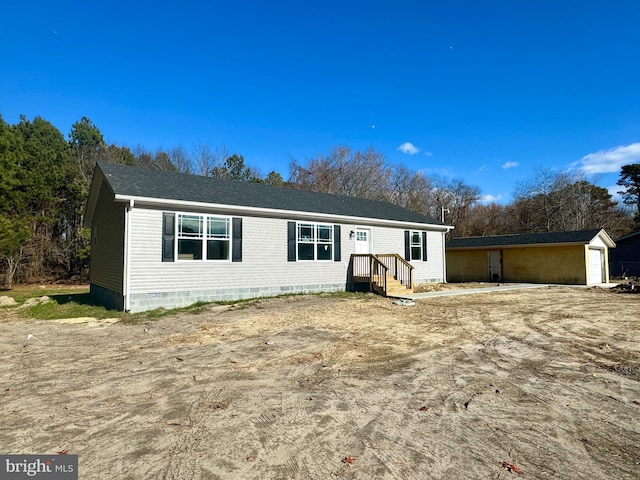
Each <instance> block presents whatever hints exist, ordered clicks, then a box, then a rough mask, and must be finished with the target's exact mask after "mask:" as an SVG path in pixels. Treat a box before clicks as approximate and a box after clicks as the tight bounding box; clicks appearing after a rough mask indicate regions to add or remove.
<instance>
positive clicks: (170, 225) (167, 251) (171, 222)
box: [162, 212, 176, 262]
mask: <svg viewBox="0 0 640 480" xmlns="http://www.w3.org/2000/svg"><path fill="white" fill-rule="evenodd" d="M175 218H176V214H175V213H173V212H162V261H163V262H173V261H174V259H173V251H174V247H173V241H174V238H175V235H176V228H175Z"/></svg>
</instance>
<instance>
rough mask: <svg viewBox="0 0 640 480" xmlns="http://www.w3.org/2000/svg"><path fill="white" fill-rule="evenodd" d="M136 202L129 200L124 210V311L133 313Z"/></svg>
mask: <svg viewBox="0 0 640 480" xmlns="http://www.w3.org/2000/svg"><path fill="white" fill-rule="evenodd" d="M133 206H134V200H129V204H128V205H127V206H126V207H125V210H124V279H123V283H124V285H123V292H124V311H125V312H130V311H131V285H130V281H129V279H130V275H131V248H130V246H131V210H133Z"/></svg>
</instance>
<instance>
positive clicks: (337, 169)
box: [0, 116, 640, 286]
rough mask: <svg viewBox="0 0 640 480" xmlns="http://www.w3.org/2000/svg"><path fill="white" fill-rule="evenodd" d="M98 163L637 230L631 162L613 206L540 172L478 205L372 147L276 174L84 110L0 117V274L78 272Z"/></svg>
mask: <svg viewBox="0 0 640 480" xmlns="http://www.w3.org/2000/svg"><path fill="white" fill-rule="evenodd" d="M97 161H103V162H108V163H117V164H124V165H134V166H142V167H146V168H152V169H157V170H166V171H173V172H182V173H190V174H194V175H202V176H212V177H219V178H224V179H231V180H241V181H249V182H259V183H266V184H270V185H278V186H284V187H289V188H298V189H306V190H312V191H320V192H327V193H334V194H342V195H354V196H358V197H363V198H370V199H376V200H384V201H388V202H392V203H395V204H398V205H401V206H403V207H406V208H408V209H411V210H414V211H416V212H419V213H422V214H425V215H428V216H431V217H433V218H435V219H437V220H441V221H443V222H444V223H446V224H450V225H454V226H455V229H454V230H453V231H452V233H451V234H452V235H453V236H460V237H462V236H471V235H497V234H507V233H534V232H544V231H559V230H580V229H587V228H605V229H606V230H607V231H608V232H609V233H610V234H611V235H612V236H613V237H614V238H617V237H619V236H622V235H624V234H627V233H630V232H631V231H633V230H634V229H638V228H640V211H639V210H638V209H639V208H640V207H639V203H638V194H639V189H638V187H639V186H640V165H628V166H625V167H623V169H622V171H621V178H620V181H619V182H618V184H619V185H620V186H621V187H623V189H624V190H623V191H622V193H623V199H624V203H623V205H618V204H617V203H616V202H615V201H614V200H613V199H612V196H611V195H610V194H609V193H608V191H607V190H606V189H603V188H601V187H598V186H596V185H594V184H592V183H589V182H588V181H586V180H585V179H583V178H576V177H573V176H571V175H569V174H566V173H554V172H552V171H549V170H539V171H538V172H537V173H536V175H535V176H534V178H532V179H531V180H530V181H529V182H527V183H523V184H521V185H519V186H518V188H517V189H516V191H515V192H514V200H513V201H512V202H511V203H509V204H505V205H503V204H498V203H490V204H484V203H482V202H481V195H480V190H479V188H478V187H476V186H473V185H467V184H465V183H464V182H463V181H461V180H457V179H449V178H444V177H439V176H429V175H425V174H424V173H423V172H421V171H419V170H410V169H408V168H407V167H406V166H404V165H402V164H397V163H392V162H389V161H388V160H387V159H386V158H385V156H384V155H383V154H382V153H380V152H377V151H376V150H374V149H373V148H369V149H367V150H365V151H359V150H352V149H350V148H349V147H345V146H343V147H337V148H334V149H333V150H331V151H330V152H328V153H327V154H322V155H317V156H315V157H313V158H310V159H307V160H305V161H303V162H300V161H298V160H295V159H294V160H291V162H290V164H289V175H288V178H287V180H285V179H284V178H283V176H282V175H281V174H280V173H279V172H276V171H271V172H269V173H267V174H263V173H262V172H261V171H260V170H258V169H257V168H255V167H251V166H249V165H247V164H246V162H245V159H244V157H243V156H242V155H240V154H238V153H233V152H231V151H229V150H228V149H227V148H226V147H216V148H213V147H211V146H209V145H199V146H196V147H195V148H193V149H191V150H187V149H184V148H182V147H175V148H170V149H158V150H155V151H150V150H147V149H146V148H144V147H143V146H138V147H135V148H133V149H131V148H129V147H123V146H118V145H113V144H107V142H106V141H105V140H104V137H103V135H102V133H101V131H100V130H99V128H98V127H97V126H96V125H94V124H93V122H92V121H91V120H90V119H88V118H86V117H83V118H82V119H81V120H79V121H78V122H76V123H74V124H73V125H72V126H71V130H70V132H69V134H68V138H66V139H65V136H64V135H63V134H62V133H61V132H60V131H59V130H58V129H57V128H56V127H55V126H54V125H53V124H51V123H50V122H48V121H47V120H45V119H43V118H41V117H36V118H35V119H33V120H29V119H27V118H25V117H21V118H20V120H19V122H18V123H17V124H13V125H11V124H8V123H6V122H5V121H4V120H3V119H2V117H1V116H0V284H2V283H4V284H5V285H9V286H10V285H11V284H12V283H14V282H25V283H27V282H35V281H47V280H49V281H51V280H61V279H64V280H70V281H86V279H87V274H88V265H89V255H90V245H89V237H90V233H89V231H88V229H86V228H84V227H83V226H82V216H83V213H84V207H85V203H86V199H87V195H88V190H89V185H90V182H91V176H92V173H93V170H94V167H95V164H96V162H97ZM634 215H635V216H634Z"/></svg>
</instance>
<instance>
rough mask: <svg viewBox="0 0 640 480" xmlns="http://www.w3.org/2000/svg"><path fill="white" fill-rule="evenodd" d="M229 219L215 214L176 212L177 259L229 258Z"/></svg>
mask: <svg viewBox="0 0 640 480" xmlns="http://www.w3.org/2000/svg"><path fill="white" fill-rule="evenodd" d="M230 224H231V219H230V218H229V217H221V216H217V215H200V214H191V213H178V215H177V222H176V238H177V242H176V244H177V246H176V248H177V250H178V251H177V254H178V255H177V259H178V260H203V259H204V260H230V258H231V228H230Z"/></svg>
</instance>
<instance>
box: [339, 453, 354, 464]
mask: <svg viewBox="0 0 640 480" xmlns="http://www.w3.org/2000/svg"><path fill="white" fill-rule="evenodd" d="M355 461H356V459H355V458H353V457H352V456H351V455H347V456H346V457H344V458H343V459H342V463H353V462H355Z"/></svg>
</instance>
